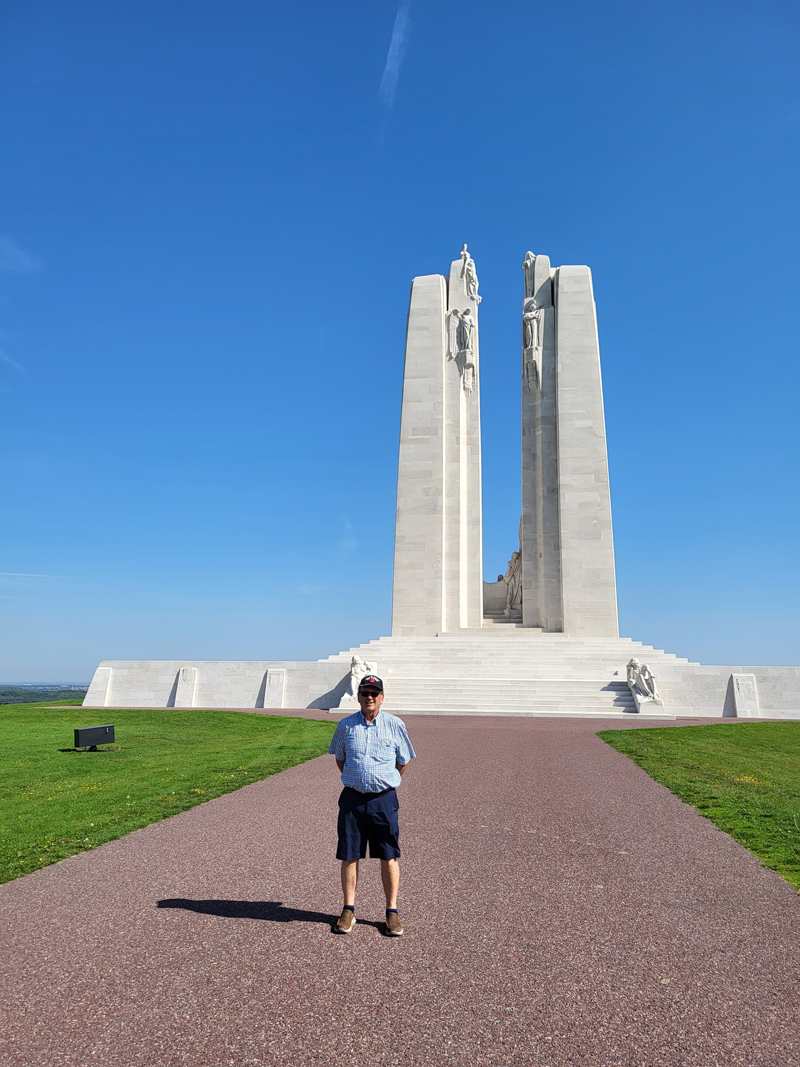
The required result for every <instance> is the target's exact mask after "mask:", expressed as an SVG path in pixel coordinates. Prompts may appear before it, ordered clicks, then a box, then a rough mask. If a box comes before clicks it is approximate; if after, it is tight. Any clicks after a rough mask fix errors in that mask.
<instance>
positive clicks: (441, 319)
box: [84, 245, 800, 719]
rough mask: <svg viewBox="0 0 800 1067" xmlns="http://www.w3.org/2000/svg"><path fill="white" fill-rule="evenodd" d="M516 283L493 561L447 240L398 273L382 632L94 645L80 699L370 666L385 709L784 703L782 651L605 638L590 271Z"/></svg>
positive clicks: (609, 540) (256, 687)
mask: <svg viewBox="0 0 800 1067" xmlns="http://www.w3.org/2000/svg"><path fill="white" fill-rule="evenodd" d="M523 283H524V284H523V289H522V313H521V319H522V322H521V326H522V345H521V348H522V352H521V355H522V359H521V389H520V392H521V398H522V492H521V514H522V519H521V522H520V527H519V551H515V552H514V553H513V554H512V556H511V560H510V562H509V565H508V569H507V570H506V573H505V575H500V576H499V577H498V580H497V581H496V582H484V581H483V559H482V556H483V551H482V519H481V423H480V345H479V340H478V332H479V325H478V305H479V304H480V303H481V297H480V296H479V295H478V273H477V268H476V265H475V261H474V259H473V258H472V256H471V255H470V253H469V251H468V249H467V246H466V245H464V247H463V248H462V250H461V254H460V256H459V257H458V259H456V260H454V261H453V263H452V264H451V266H450V271H449V273H448V274H447V275H446V276H445V275H439V274H433V275H426V276H424V277H420V278H415V279H414V280H413V282H412V286H411V303H410V307H409V312H408V326H407V333H406V347H405V370H404V377H403V399H402V413H401V424H400V456H399V464H398V477H397V516H396V525H395V556H394V585H393V602H392V634H391V636H390V637H382V638H379V639H377V640H374V641H370V642H368V643H365V644H363V645H360V646H358V647H354V648H351V649H348V650H345V651H342V652H339V653H337V654H334V655H332V656H328V658H327V659H323V660H318V661H314V662H309V663H302V662H288V663H287V662H275V661H271V660H263V661H262V660H259V661H242V662H220V661H190V662H188V663H187V662H179V661H174V660H167V661H163V660H156V661H136V660H134V661H128V660H110V661H109V660H104V661H103V662H102V663H101V664H100V666H99V667H98V669H97V671H96V672H95V677H94V679H93V680H92V685H91V687H90V689H89V692H88V694H87V697H86V700H85V702H84V704H85V706H87V707H102V706H105V707H141V708H148V707H171V706H175V707H196V708H215V707H217V708H260V707H263V708H305V707H310V708H324V709H329V710H332V711H341V712H342V713H347V712H348V711H350V710H353V709H354V708H355V707H356V706H357V700H356V693H357V689H358V682H359V681H360V679H361V677H363V675H364V674H366V673H378V674H380V676H381V677H382V678H383V681H384V685H385V690H386V703H385V705H384V706H385V707H386V709H387V710H388V711H397V712H404V711H415V712H435V713H437V714H465V713H467V714H470V713H474V714H484V715H485V714H492V713H498V714H512V715H566V716H574V715H592V716H594V715H603V716H609V717H617V718H619V717H624V716H626V715H630V714H636V713H638V714H639V715H642V716H647V717H651V718H654V719H659V718H660V719H663V718H665V717H667V718H674V717H676V716H677V715H710V716H720V717H721V716H723V715H730V714H735V715H739V716H743V717H744V716H748V717H755V716H761V717H765V718H767V717H779V718H800V668H798V667H743V666H734V667H731V666H704V665H701V664H699V663H690V662H689V661H688V660H686V659H681V658H679V657H677V656H674V655H672V654H670V653H666V652H662V651H660V650H658V649H653V648H650V647H645V646H643V645H642V644H641V643H640V642H638V641H631V640H630V639H628V638H620V637H619V635H618V630H617V599H616V582H615V571H614V544H613V537H612V529H611V502H610V495H609V476H608V461H607V458H606V434H605V418H604V414H603V390H602V383H601V378H600V353H599V345H598V333H597V320H596V316H595V306H594V297H593V293H592V277H591V272H590V271H589V268H588V267H581V266H577V267H575V266H562V267H555V268H554V267H551V266H550V260H549V259H548V257H547V256H543V255H534V254H533V253H532V252H528V253H527V254H526V255H525V259H524V263H523ZM514 403H515V402H514V401H513V400H512V398H509V410H512V409H513V407H514ZM645 657H646V663H645V662H643V660H644V658H645ZM378 663H379V664H380V670H377V667H376V664H378ZM656 674H657V675H658V686H656V681H655V676H656ZM662 694H663V696H662Z"/></svg>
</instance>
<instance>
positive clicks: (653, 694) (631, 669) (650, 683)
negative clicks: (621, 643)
mask: <svg viewBox="0 0 800 1067" xmlns="http://www.w3.org/2000/svg"><path fill="white" fill-rule="evenodd" d="M628 687H629V688H630V691H631V692H632V693H633V695H634V697H638V698H639V700H660V699H661V697H660V696H659V695H658V687H657V686H656V679H655V675H654V674H653V672H652V671H651V670H650V668H649V667H648V666H647V664H646V663H641V662H640V661H639V660H638V659H635V658H634V659H632V660H631V661H630V663H629V664H628Z"/></svg>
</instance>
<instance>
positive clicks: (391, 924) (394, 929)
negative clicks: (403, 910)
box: [386, 911, 403, 937]
mask: <svg viewBox="0 0 800 1067" xmlns="http://www.w3.org/2000/svg"><path fill="white" fill-rule="evenodd" d="M402 932H403V924H402V923H401V922H400V916H399V915H398V914H397V912H396V911H387V912H386V933H387V934H388V935H389V937H399V936H400V935H401V934H402Z"/></svg>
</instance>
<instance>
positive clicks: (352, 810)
mask: <svg viewBox="0 0 800 1067" xmlns="http://www.w3.org/2000/svg"><path fill="white" fill-rule="evenodd" d="M358 703H359V705H360V707H361V711H357V712H356V713H355V715H348V716H347V718H346V719H342V720H341V722H340V723H339V725H338V726H337V727H336V730H335V731H334V734H333V738H332V739H331V746H330V748H329V749H328V751H329V752H330V753H332V754H333V755H334V756H335V757H336V766H337V767H338V768H339V771H340V773H341V775H342V785H343V786H344V789H343V790H342V795H341V796H340V797H339V824H338V829H339V847H338V848H337V850H336V858H337V859H338V860H341V861H342V892H343V893H344V908H343V909H342V914H341V916H340V918H339V921H338V922H337V923H336V926H335V927H334V930H335V931H336V932H337V933H338V934H349V933H350V932H351V930H353V928H354V927H355V925H356V914H355V906H356V883H357V881H358V861H359V860H363V859H364V857H365V856H366V854H367V844H369V854H370V858H371V859H379V860H380V861H381V881H382V882H383V891H384V893H385V894H386V933H387V934H389V935H390V936H392V937H399V935H400V934H402V932H403V924H402V923H401V922H400V916H399V915H398V913H397V888H398V885H399V882H400V864H399V863H398V862H397V861H398V859H399V858H400V847H399V844H398V839H399V837H400V828H399V826H398V822H397V812H398V807H399V806H398V803H397V786H398V785H400V779H401V778H402V776H403V774H404V772H405V769H406V767H407V766H408V764H409V762H410V761H411V760H412V759H414V757H415V755H416V753H415V752H414V749H413V748H412V747H411V742H410V741H409V739H408V733H407V731H406V728H405V724H404V723H403V722H402V721H401V720H400V719H398V718H397V717H396V716H394V715H389V713H388V712H386V711H381V704H382V703H383V682H382V681H381V680H380V678H377V677H376V676H375V675H374V674H367V675H365V676H364V677H363V678H362V679H361V681H360V683H359V686H358Z"/></svg>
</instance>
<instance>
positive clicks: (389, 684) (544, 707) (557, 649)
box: [323, 620, 689, 718]
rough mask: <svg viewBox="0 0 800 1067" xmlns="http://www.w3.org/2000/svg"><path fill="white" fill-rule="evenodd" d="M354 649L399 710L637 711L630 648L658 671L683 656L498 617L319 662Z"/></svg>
mask: <svg viewBox="0 0 800 1067" xmlns="http://www.w3.org/2000/svg"><path fill="white" fill-rule="evenodd" d="M354 655H358V656H361V658H362V659H364V660H366V661H367V662H368V663H373V664H375V669H376V671H377V673H378V674H380V676H381V677H382V678H383V680H384V684H385V686H386V701H385V704H384V707H385V708H386V710H387V711H394V712H396V713H398V714H400V713H402V712H430V713H438V714H452V715H456V714H511V715H567V716H569V715H580V716H585V715H603V716H612V717H616V716H630V715H635V714H637V712H636V707H635V704H634V701H633V697H632V696H631V693H630V690H629V689H628V685H627V682H626V678H625V668H626V665H627V663H628V660H629V659H630V658H631V657H632V656H637V657H639V658H640V659H642V660H644V661H645V662H649V663H650V665H651V666H652V668H653V670H654V672H655V673H656V675H657V674H658V670H659V667H661V666H665V665H667V664H670V665H677V664H682V663H688V662H689V661H688V660H686V659H682V658H679V657H678V656H674V655H672V654H670V653H667V652H664V651H662V650H661V649H656V648H653V647H652V645H644V644H642V642H640V641H631V640H629V639H627V638H619V639H617V640H613V639H601V638H573V637H568V636H566V635H564V634H550V633H542V632H541V631H537V630H533V629H531V628H523V627H521V626H518V625H516V624H515V623H514V622H507V621H506V622H501V621H499V620H497V621H496V622H493V623H492V624H491V625H485V626H484V627H483V629H481V630H472V631H466V632H465V631H461V632H460V633H457V634H440V635H438V636H436V637H382V638H378V639H377V640H374V641H369V642H366V643H365V644H363V645H359V646H358V647H355V648H351V649H348V650H347V651H346V652H340V653H338V654H337V655H334V656H329V657H328V658H327V660H326V661H323V662H328V663H337V664H340V665H341V668H342V674H345V673H346V671H347V670H348V668H349V666H350V661H351V658H352V657H353V656H354ZM656 717H661V718H673V717H674V716H671V715H669V714H667V715H665V716H656Z"/></svg>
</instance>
